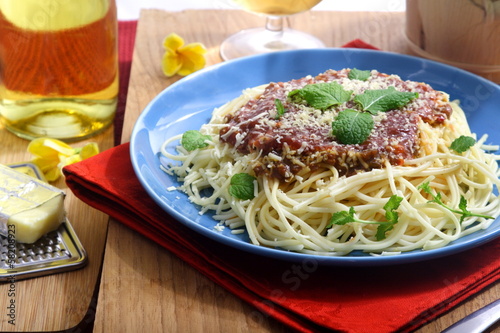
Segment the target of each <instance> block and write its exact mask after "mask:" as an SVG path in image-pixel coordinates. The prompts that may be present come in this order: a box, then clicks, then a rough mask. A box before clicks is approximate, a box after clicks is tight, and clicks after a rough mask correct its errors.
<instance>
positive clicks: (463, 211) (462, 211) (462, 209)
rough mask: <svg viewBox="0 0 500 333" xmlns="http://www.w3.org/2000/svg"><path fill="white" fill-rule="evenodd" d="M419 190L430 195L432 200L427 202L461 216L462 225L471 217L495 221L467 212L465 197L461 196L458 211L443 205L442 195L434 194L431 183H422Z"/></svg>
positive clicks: (486, 216) (485, 216) (488, 217)
mask: <svg viewBox="0 0 500 333" xmlns="http://www.w3.org/2000/svg"><path fill="white" fill-rule="evenodd" d="M418 189H421V190H423V191H424V192H425V193H427V194H429V195H430V196H431V197H432V200H429V201H427V202H431V203H436V204H438V205H440V206H441V207H444V208H446V209H447V210H449V211H450V212H452V213H455V214H458V215H460V223H462V222H463V220H464V219H465V218H466V217H469V216H475V217H482V218H485V219H494V217H493V216H488V215H483V214H474V213H472V212H470V211H469V210H467V199H465V197H464V196H463V195H461V196H460V202H459V204H458V209H453V208H451V207H449V206H447V205H445V204H444V203H443V201H441V193H437V194H434V193H433V191H432V188H431V186H430V185H429V182H425V183H422V184H421V185H420V186H419V187H418Z"/></svg>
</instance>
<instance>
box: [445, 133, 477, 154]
mask: <svg viewBox="0 0 500 333" xmlns="http://www.w3.org/2000/svg"><path fill="white" fill-rule="evenodd" d="M475 144H476V140H475V139H474V138H471V137H470V136H465V135H462V136H460V137H459V138H456V139H455V140H453V142H452V143H451V145H450V149H452V150H454V151H456V152H457V153H459V154H461V153H463V152H465V151H467V150H468V149H469V148H470V147H472V146H474V145H475Z"/></svg>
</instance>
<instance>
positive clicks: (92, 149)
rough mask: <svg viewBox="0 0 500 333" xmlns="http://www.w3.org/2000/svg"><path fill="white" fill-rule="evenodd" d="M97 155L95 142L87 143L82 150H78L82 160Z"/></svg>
mask: <svg viewBox="0 0 500 333" xmlns="http://www.w3.org/2000/svg"><path fill="white" fill-rule="evenodd" d="M97 154H99V146H98V145H97V143H96V142H90V143H87V144H86V145H85V146H83V147H82V150H80V157H81V159H82V160H84V159H87V158H89V157H92V156H95V155H97Z"/></svg>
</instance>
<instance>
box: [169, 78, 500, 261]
mask: <svg viewBox="0 0 500 333" xmlns="http://www.w3.org/2000/svg"><path fill="white" fill-rule="evenodd" d="M354 71H355V70H354V69H353V70H350V69H345V70H341V71H333V70H330V71H327V72H325V73H322V74H320V75H318V76H316V77H310V76H308V77H305V78H302V79H298V80H292V81H289V82H281V83H271V84H269V85H264V86H260V87H255V88H250V89H247V90H245V91H244V92H243V94H242V95H241V96H240V97H238V98H236V99H234V100H232V101H230V102H228V103H227V104H226V105H224V106H222V107H220V108H218V109H216V110H214V112H213V115H212V118H211V120H210V122H209V123H208V124H205V125H203V126H202V127H201V129H200V131H199V132H200V134H201V135H202V139H201V141H202V142H203V145H201V146H200V147H198V148H195V149H192V150H187V149H186V148H185V147H183V146H182V145H177V143H176V142H177V141H178V140H182V141H184V139H182V138H181V137H182V135H178V136H175V137H172V138H170V139H168V140H167V141H166V142H165V143H164V145H163V146H162V148H161V153H162V155H164V156H166V157H167V158H169V159H171V160H173V161H178V163H174V164H173V165H171V166H169V167H168V168H166V169H165V170H166V172H168V173H169V174H172V175H175V176H177V177H178V179H179V181H181V182H182V185H181V186H180V187H179V189H180V190H181V191H183V192H185V193H186V194H187V195H188V197H189V200H190V201H191V202H193V203H194V204H196V205H199V206H200V207H201V213H205V212H208V211H211V212H213V218H214V219H215V220H217V221H219V224H218V227H219V228H220V227H221V226H227V227H229V228H231V229H232V230H233V232H242V231H243V230H245V229H246V231H247V232H248V235H249V237H250V240H251V242H252V243H253V244H256V245H262V246H268V247H277V248H282V249H285V250H290V251H298V252H303V253H311V254H321V255H332V256H340V255H346V254H349V253H350V252H352V251H355V250H361V251H365V252H369V253H372V254H374V255H376V254H382V255H392V254H397V253H400V252H402V251H411V250H415V249H423V250H430V249H435V248H439V247H443V246H445V245H447V244H449V243H450V242H452V241H454V240H456V239H458V238H460V237H463V236H465V235H467V234H470V233H473V232H475V231H478V230H480V229H484V228H487V227H488V226H489V225H490V224H491V223H492V222H493V221H494V218H496V217H497V216H499V215H500V199H499V198H498V196H497V195H496V192H497V188H498V186H499V184H500V181H499V179H498V164H497V157H496V156H495V155H494V154H491V153H489V152H488V151H490V150H494V149H496V147H493V146H486V145H485V140H486V139H487V138H486V136H484V137H482V138H480V139H478V140H477V142H475V143H474V144H473V145H472V146H471V147H468V149H466V150H465V151H464V152H457V151H455V150H453V149H451V148H450V147H451V146H452V143H453V142H454V141H456V140H457V139H458V138H460V137H464V136H465V137H472V138H474V139H476V138H475V135H474V134H473V133H471V132H470V129H469V126H468V124H467V120H466V118H465V115H464V113H463V111H462V109H461V108H460V107H459V105H458V104H457V103H453V102H451V103H450V102H449V101H448V96H447V95H446V94H445V93H442V92H438V91H435V90H433V89H432V88H431V87H430V86H428V85H427V84H424V83H418V82H412V81H403V80H401V79H400V78H399V77H398V76H396V75H387V74H383V73H379V72H377V71H374V70H373V71H371V72H369V73H367V75H368V77H367V78H365V79H358V78H353V76H352V75H351V74H353V73H354ZM333 82H334V83H336V84H338V86H337V85H335V86H323V85H319V86H314V85H317V84H322V83H333ZM306 86H308V88H307V89H309V88H311V89H312V88H323V87H326V88H327V90H328V91H330V92H331V91H333V90H335V91H336V92H334V93H333V95H335V96H340V95H345V96H346V98H345V100H344V101H339V100H337V101H335V102H334V104H335V105H334V106H327V107H322V108H321V109H318V108H316V107H312V106H311V105H310V104H313V103H314V102H311V99H308V97H307V96H306V94H305V93H304V96H305V97H303V96H302V97H301V96H299V97H300V98H297V95H300V93H301V92H302V91H301V89H304V87H306ZM339 86H340V88H339ZM338 89H341V90H338ZM339 91H340V95H339ZM374 91H375V92H374ZM344 92H347V93H346V94H344ZM314 93H315V94H316V95H318V93H317V91H316V92H314ZM370 93H371V94H372V95H376V99H377V100H380V99H383V98H385V97H387V96H388V95H389V94H391V95H392V94H395V95H396V96H397V98H399V97H401V96H403V97H407V96H412V95H401V94H400V93H412V94H414V97H411V98H408V101H405V102H404V103H403V104H402V105H399V106H398V107H396V108H391V109H390V110H385V111H384V112H374V111H370V110H368V108H366V105H363V103H362V102H363V101H364V100H363V98H361V97H360V98H357V97H356V96H359V95H363V94H365V97H366V96H367V95H370ZM377 96H378V97H377ZM379 96H382V97H379ZM330 97H331V96H330ZM391 98H392V97H391ZM397 98H396V97H394V98H392V99H393V100H394V99H397ZM359 101H362V102H359ZM369 104H370V105H373V104H374V103H372V101H371V100H370V103H369ZM389 104H390V103H389ZM356 108H357V109H360V108H361V109H362V110H358V111H359V114H368V115H369V116H370V119H372V120H373V125H372V129H371V130H370V132H369V134H368V135H367V137H366V138H364V139H362V141H361V142H360V143H343V142H341V140H340V139H339V137H340V134H338V133H337V134H338V135H336V132H335V130H333V132H332V128H333V129H335V126H334V125H332V124H334V123H335V121H338V120H339V118H340V115H341V113H342V112H343V111H345V112H351V113H353V112H355V111H356V110H354V109H356ZM367 110H368V111H367ZM356 112H357V111H356ZM353 114H354V115H355V117H358V113H353ZM363 117H366V116H363ZM352 119H353V123H355V122H356V121H358V118H356V119H355V118H352ZM370 119H368V120H369V121H372V120H370ZM348 125H350V124H348ZM344 127H345V126H344ZM340 129H341V130H342V129H343V127H340ZM357 130H358V128H357V127H355V126H353V131H354V132H355V133H354V134H356V133H357V132H356V131H357ZM358 132H359V131H358ZM183 143H184V142H183ZM172 146H176V150H177V152H176V153H171V152H169V150H170V148H169V147H172ZM238 174H247V175H250V176H251V179H253V182H252V184H251V185H252V189H253V193H251V195H250V197H249V198H243V199H242V198H237V197H235V195H234V192H232V191H231V187H232V186H233V185H231V182H232V180H233V179H234V176H235V175H238ZM391 198H398V204H397V206H394V207H392V208H391V209H388V208H387V205H388V202H390V201H391V200H392V199H391ZM339 214H340V216H342V217H347V218H348V220H343V222H342V223H336V220H335V217H338V216H339ZM388 219H392V224H390V225H389V227H384V228H382V229H381V226H385V225H387V223H388V221H387V220H388ZM346 221H347V222H346Z"/></svg>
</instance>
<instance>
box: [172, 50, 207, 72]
mask: <svg viewBox="0 0 500 333" xmlns="http://www.w3.org/2000/svg"><path fill="white" fill-rule="evenodd" d="M203 67H205V58H204V57H203V56H202V55H191V56H190V57H189V58H185V59H184V62H183V63H182V67H181V68H180V69H179V71H178V72H177V73H178V74H179V75H182V76H186V75H189V74H191V73H194V72H196V71H198V70H200V69H202V68H203Z"/></svg>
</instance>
